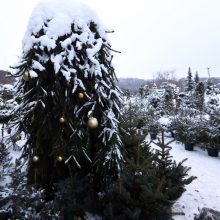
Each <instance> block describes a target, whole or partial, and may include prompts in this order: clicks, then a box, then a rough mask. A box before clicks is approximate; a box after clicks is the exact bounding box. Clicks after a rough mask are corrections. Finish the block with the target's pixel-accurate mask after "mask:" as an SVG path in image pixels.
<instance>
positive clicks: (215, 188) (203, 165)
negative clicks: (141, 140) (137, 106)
mask: <svg viewBox="0 0 220 220" xmlns="http://www.w3.org/2000/svg"><path fill="white" fill-rule="evenodd" d="M148 139H149V138H148ZM166 140H167V141H168V140H170V138H167V139H166ZM171 146H172V150H171V155H172V156H173V158H174V159H175V160H176V161H177V162H180V161H181V160H183V159H184V158H188V160H187V161H186V162H185V163H184V165H186V166H190V167H192V169H191V170H190V171H189V174H190V175H191V176H196V177H197V179H196V180H194V181H193V182H192V183H191V184H190V185H188V186H186V192H184V193H183V195H182V196H181V197H180V198H179V199H178V200H177V201H176V203H175V204H174V206H173V212H178V213H184V214H182V215H174V216H173V218H174V219H175V220H191V219H194V215H195V214H198V208H200V209H201V208H203V207H207V208H212V209H215V210H217V211H220V187H219V186H220V185H219V184H220V156H219V157H218V158H213V157H210V156H208V154H207V152H206V151H203V150H201V149H200V148H198V147H195V148H194V151H186V150H185V149H184V145H183V144H181V143H178V142H173V143H171Z"/></svg>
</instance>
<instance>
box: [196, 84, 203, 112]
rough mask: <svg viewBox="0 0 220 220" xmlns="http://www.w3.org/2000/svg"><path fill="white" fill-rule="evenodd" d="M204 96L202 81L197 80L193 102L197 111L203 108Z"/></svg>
mask: <svg viewBox="0 0 220 220" xmlns="http://www.w3.org/2000/svg"><path fill="white" fill-rule="evenodd" d="M204 96H205V86H204V83H203V82H199V83H198V84H197V85H196V88H195V104H196V108H197V109H198V110H199V111H202V110H203V107H204V98H205V97H204Z"/></svg>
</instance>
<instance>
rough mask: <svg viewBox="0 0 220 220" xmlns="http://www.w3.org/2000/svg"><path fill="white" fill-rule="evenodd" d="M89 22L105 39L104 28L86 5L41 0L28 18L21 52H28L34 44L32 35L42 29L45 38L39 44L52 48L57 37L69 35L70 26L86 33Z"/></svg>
mask: <svg viewBox="0 0 220 220" xmlns="http://www.w3.org/2000/svg"><path fill="white" fill-rule="evenodd" d="M90 22H94V23H95V24H97V29H98V31H99V34H100V35H101V37H102V38H103V39H106V33H105V31H106V28H105V27H104V26H103V24H101V22H100V20H99V19H98V16H97V15H96V13H95V12H94V11H93V10H92V9H91V8H89V7H88V6H87V5H85V4H83V3H81V2H79V1H77V0H42V1H40V2H39V3H38V4H37V5H36V7H35V8H34V10H33V12H32V15H31V17H30V20H29V23H28V27H27V31H26V34H25V37H24V39H23V51H24V53H26V52H28V51H29V50H30V49H31V47H32V46H33V44H34V43H36V39H35V38H34V37H32V35H36V34H37V33H38V32H39V31H40V30H41V29H42V28H43V29H44V31H45V33H46V36H45V37H44V38H42V39H41V44H45V45H50V47H51V48H53V47H55V41H56V40H57V38H58V37H60V36H63V35H65V34H69V33H71V24H73V23H74V25H76V26H78V27H79V28H80V29H84V30H85V31H86V29H87V28H88V24H89V23H90ZM45 24H46V25H45ZM85 37H86V36H85Z"/></svg>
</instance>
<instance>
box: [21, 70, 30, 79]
mask: <svg viewBox="0 0 220 220" xmlns="http://www.w3.org/2000/svg"><path fill="white" fill-rule="evenodd" d="M22 78H23V80H24V81H28V80H29V73H28V71H27V70H26V71H25V72H24V73H23V76H22Z"/></svg>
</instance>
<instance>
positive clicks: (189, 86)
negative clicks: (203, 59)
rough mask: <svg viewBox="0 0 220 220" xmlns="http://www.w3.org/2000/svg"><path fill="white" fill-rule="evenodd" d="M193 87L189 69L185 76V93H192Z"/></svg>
mask: <svg viewBox="0 0 220 220" xmlns="http://www.w3.org/2000/svg"><path fill="white" fill-rule="evenodd" d="M193 87H194V82H193V78H192V72H191V68H190V67H189V70H188V75H187V80H186V89H185V90H186V91H187V92H189V91H192V90H193Z"/></svg>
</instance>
